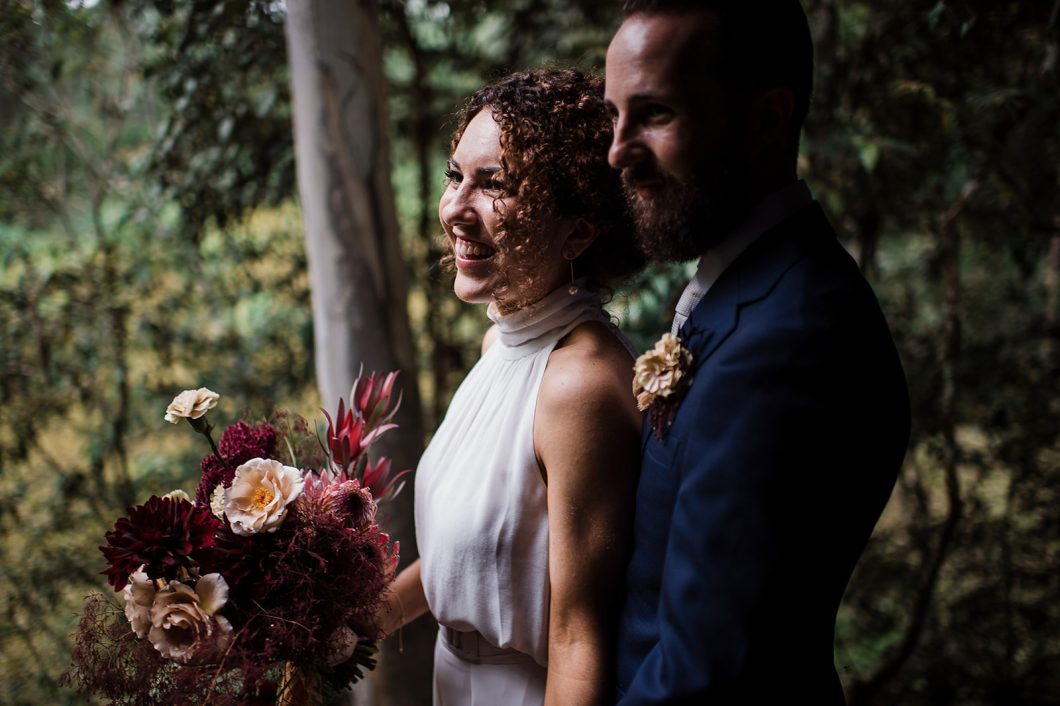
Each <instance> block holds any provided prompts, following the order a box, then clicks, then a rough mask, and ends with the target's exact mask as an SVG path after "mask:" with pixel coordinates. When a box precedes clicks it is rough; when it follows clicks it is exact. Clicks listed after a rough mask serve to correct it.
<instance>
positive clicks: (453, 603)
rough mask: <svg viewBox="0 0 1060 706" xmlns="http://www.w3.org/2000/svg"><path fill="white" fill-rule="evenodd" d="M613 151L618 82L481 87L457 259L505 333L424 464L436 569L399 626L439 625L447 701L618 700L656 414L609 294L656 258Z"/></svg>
mask: <svg viewBox="0 0 1060 706" xmlns="http://www.w3.org/2000/svg"><path fill="white" fill-rule="evenodd" d="M610 140H611V121H610V118H609V117H608V113H607V110H606V109H605V107H604V102H603V91H602V81H601V80H600V79H597V78H590V77H586V76H584V75H582V74H581V73H579V72H577V71H575V70H542V71H533V72H529V73H518V74H514V75H512V76H509V77H507V78H505V79H503V80H501V81H499V82H498V83H496V84H493V85H490V86H487V87H485V88H482V89H480V90H479V91H478V92H476V93H475V94H474V95H473V96H472V97H471V99H470V100H469V102H468V104H467V106H466V108H465V110H464V112H463V115H462V118H461V121H460V125H459V128H458V129H457V131H456V134H455V135H454V137H453V150H452V156H451V157H450V159H449V164H448V169H447V171H446V177H447V180H448V185H447V188H446V190H445V193H444V195H443V196H442V198H441V202H440V203H439V205H438V215H439V217H440V219H441V222H442V227H443V228H444V230H445V234H446V236H447V237H448V241H449V244H450V246H451V248H452V252H451V255H450V256H449V257H448V258H447V259H448V260H450V261H451V262H452V263H453V264H455V269H456V278H455V282H454V290H455V292H456V295H457V296H458V297H460V298H461V299H462V300H464V301H467V302H473V303H482V304H488V305H489V306H488V308H487V315H488V316H489V318H490V319H491V320H492V321H493V322H494V325H493V327H492V328H491V329H490V330H489V332H488V333H487V334H486V337H485V340H484V341H483V344H482V351H483V354H482V358H481V359H480V360H479V362H478V363H477V364H476V365H475V367H474V368H473V369H472V370H471V371H470V372H469V373H468V375H467V377H466V378H465V379H464V381H463V383H462V384H461V385H460V387H459V389H458V390H457V391H456V394H455V396H454V397H453V401H452V403H451V405H450V407H449V409H448V412H447V413H446V416H445V419H444V420H443V422H442V424H441V426H440V427H439V428H438V430H437V433H436V434H435V436H434V438H433V440H432V441H431V443H430V445H429V446H428V448H427V450H426V452H425V453H424V454H423V457H422V459H421V460H420V463H419V468H418V469H417V473H416V497H415V500H416V538H417V541H418V543H419V549H420V556H421V559H420V560H419V561H417V562H415V563H414V564H412V565H411V566H409V567H408V568H407V569H406V570H405V571H403V572H402V573H401V574H400V575H399V576H398V578H397V579H396V580H395V582H394V584H393V586H392V592H391V593H390V595H389V597H388V607H387V608H386V609H385V610H384V612H383V613H382V614H381V621H382V622H383V627H384V629H386V630H387V632H393V631H394V630H396V629H398V628H399V627H400V626H401V625H402V624H404V623H407V622H409V621H411V620H412V619H414V618H416V617H417V616H419V615H422V614H423V613H424V612H426V611H427V610H430V612H431V613H432V614H433V615H434V616H435V618H437V620H438V623H439V624H440V632H439V636H438V641H437V645H436V647H435V674H434V702H435V704H438V705H441V706H453V705H456V706H465V705H483V706H485V705H488V706H496V705H497V704H515V705H520V704H525V705H527V706H530V705H533V706H540V705H541V704H542V703H550V704H595V703H603V702H605V701H608V700H609V699H611V698H612V694H611V688H612V687H611V685H612V684H613V679H612V675H611V663H612V654H611V651H612V646H613V644H614V637H613V630H614V624H613V623H614V619H615V612H616V608H617V606H618V601H619V599H620V595H621V592H620V587H621V581H622V573H623V569H624V566H625V559H626V548H627V544H628V541H629V536H628V535H629V532H630V518H631V517H632V509H633V507H632V505H633V495H634V487H635V482H636V474H637V469H638V465H639V441H640V425H641V417H640V414H639V413H638V412H637V409H636V405H635V402H634V399H633V396H632V393H631V391H630V388H631V381H632V370H633V358H632V356H631V354H630V351H629V348H628V346H627V345H626V344H625V343H624V340H623V339H622V338H621V337H620V335H619V334H618V332H617V330H616V329H615V327H614V325H613V324H611V322H610V318H609V317H608V315H607V314H606V313H605V312H604V310H603V309H602V308H601V305H600V292H601V291H607V285H608V284H609V283H613V281H614V280H615V279H616V278H619V277H621V276H624V275H627V274H630V273H632V272H633V271H634V270H635V269H636V268H638V267H639V266H640V264H641V257H640V254H639V253H638V252H637V250H636V249H635V246H634V245H633V236H632V231H631V229H630V225H629V222H628V221H627V214H626V207H625V202H624V199H623V195H622V191H621V186H620V183H619V179H618V173H617V172H615V171H613V170H612V169H610V168H609V167H608V164H607V149H608V145H609V144H610ZM608 702H609V701H608Z"/></svg>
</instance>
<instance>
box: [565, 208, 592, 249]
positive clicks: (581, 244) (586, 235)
mask: <svg viewBox="0 0 1060 706" xmlns="http://www.w3.org/2000/svg"><path fill="white" fill-rule="evenodd" d="M568 227H569V228H570V231H569V232H568V233H567V237H566V239H565V240H564V242H563V251H564V252H567V251H568V250H569V251H572V252H573V253H574V256H575V257H578V256H579V255H581V254H582V253H583V252H585V251H586V250H587V249H588V248H589V246H590V245H591V244H592V242H593V241H594V240H596V236H597V235H598V234H599V230H598V229H597V227H596V226H595V225H593V224H592V223H590V222H589V221H587V220H586V219H584V218H574V219H572V220H570V221H568Z"/></svg>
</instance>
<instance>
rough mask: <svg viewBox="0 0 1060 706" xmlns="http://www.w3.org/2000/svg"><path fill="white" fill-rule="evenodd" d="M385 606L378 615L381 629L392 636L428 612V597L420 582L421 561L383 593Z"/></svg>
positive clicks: (402, 573) (402, 574)
mask: <svg viewBox="0 0 1060 706" xmlns="http://www.w3.org/2000/svg"><path fill="white" fill-rule="evenodd" d="M383 601H384V603H383V605H382V606H381V607H380V609H379V612H378V613H377V620H378V622H379V627H381V628H382V629H383V633H384V634H386V635H390V634H391V633H393V632H396V631H397V630H398V628H402V627H404V626H406V625H408V624H409V623H411V622H412V621H413V620H415V619H416V618H418V617H420V616H421V615H423V614H424V613H426V612H427V597H426V596H425V595H424V593H423V583H422V582H421V581H420V560H419V559H417V560H416V561H414V562H412V563H411V564H409V565H408V566H406V567H405V568H404V570H403V571H402V572H401V573H400V574H398V575H397V578H395V579H394V582H393V583H391V584H390V588H389V589H388V590H387V591H386V592H385V593H383Z"/></svg>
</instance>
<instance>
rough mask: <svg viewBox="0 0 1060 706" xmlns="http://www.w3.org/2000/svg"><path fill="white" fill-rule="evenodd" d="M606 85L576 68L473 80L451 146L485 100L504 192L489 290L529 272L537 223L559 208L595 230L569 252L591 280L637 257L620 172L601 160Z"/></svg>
mask: <svg viewBox="0 0 1060 706" xmlns="http://www.w3.org/2000/svg"><path fill="white" fill-rule="evenodd" d="M603 86H604V82H603V78H601V77H599V76H592V75H587V74H584V73H582V72H580V71H578V70H577V69H538V70H535V71H523V72H519V73H514V74H511V75H510V76H507V77H505V78H503V79H501V80H499V81H497V82H495V83H493V84H490V85H488V86H485V87H483V88H480V89H479V90H478V91H476V92H475V93H474V94H473V95H472V96H471V97H470V98H469V99H468V102H467V105H465V106H464V109H463V111H462V112H461V113H460V116H459V122H458V127H457V129H456V131H455V132H454V134H453V140H452V150H453V151H455V150H456V146H457V144H458V143H459V142H460V138H461V137H462V136H463V134H464V130H465V129H467V126H468V123H470V122H471V120H472V119H473V118H474V117H475V116H476V115H478V113H479V112H480V111H482V110H484V109H487V108H488V109H489V110H490V112H491V114H492V116H493V119H494V120H495V121H496V122H497V124H498V126H499V127H500V132H501V136H500V148H501V165H500V166H501V169H502V170H503V173H504V186H503V189H504V192H503V194H502V196H501V197H500V198H507V199H510V201H509V203H508V206H509V208H508V210H507V212H506V213H505V218H504V223H503V224H502V226H501V227H500V229H499V233H498V235H499V237H498V239H497V243H496V247H497V251H498V254H499V255H500V257H501V263H502V264H501V270H502V271H503V272H505V274H506V284H504V285H502V288H501V290H504V291H501V290H498V291H496V292H495V293H494V295H495V296H498V295H500V296H503V295H506V294H510V292H509V291H506V290H508V289H509V288H510V285H511V283H512V282H513V281H515V280H514V277H515V276H518V277H520V278H521V281H522V282H527V281H528V280H529V281H531V282H532V281H533V279H534V265H535V263H536V261H537V259H538V258H537V257H536V255H538V254H539V253H540V252H541V251H543V250H544V246H545V243H544V240H543V238H542V236H543V235H544V233H543V227H544V224H546V223H548V222H549V220H550V219H551V218H555V217H557V216H558V217H561V218H562V217H573V218H583V219H585V220H586V221H587V222H588V223H589V224H590V225H592V226H593V227H594V228H595V229H596V233H597V235H596V238H595V239H594V240H593V242H592V243H591V244H590V245H589V247H588V248H586V250H585V251H584V252H583V253H582V254H581V255H580V256H578V257H577V258H576V259H575V261H574V272H575V276H576V277H584V278H586V286H587V287H588V288H589V289H591V290H593V291H597V292H601V291H606V290H609V289H611V288H612V287H613V286H614V285H615V284H617V283H618V282H619V281H620V280H621V279H622V278H624V277H626V276H628V275H631V274H633V273H634V272H636V271H637V270H638V269H639V268H640V267H641V266H642V265H643V264H644V256H643V255H642V254H641V252H640V250H639V248H638V247H637V244H636V240H635V236H634V228H633V222H632V220H631V219H630V215H629V211H628V208H627V205H626V199H625V196H624V194H623V191H622V184H621V180H620V178H619V172H618V171H616V170H614V169H612V168H611V166H610V165H609V164H608V163H607V151H608V147H609V146H610V144H611V135H612V126H611V117H610V115H609V114H608V111H607V108H606V106H605V104H604V90H603ZM450 259H451V256H449V257H447V258H446V260H450ZM528 289H532V287H531V288H528ZM528 303H530V302H522V301H520V302H514V303H513V304H514V306H513V307H512V308H518V307H520V306H524V305H525V304H528Z"/></svg>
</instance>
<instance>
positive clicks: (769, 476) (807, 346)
mask: <svg viewBox="0 0 1060 706" xmlns="http://www.w3.org/2000/svg"><path fill="white" fill-rule="evenodd" d="M682 338H683V339H684V340H685V343H686V346H687V347H688V348H689V349H690V351H691V353H692V355H693V364H692V365H693V368H694V373H693V381H692V384H691V387H690V388H689V390H688V392H687V393H686V396H685V397H684V399H683V401H682V402H681V405H680V408H679V409H678V411H677V414H676V417H675V418H674V420H673V424H672V426H671V427H670V428H669V430H668V432H667V433H666V435H665V437H664V439H663V440H662V441H659V440H657V439H656V438H654V437H653V435H652V433H651V430H650V429H648V428H647V426H648V425H647V423H645V427H646V429H645V435H644V452H643V465H642V468H641V476H640V481H639V484H638V488H637V509H636V517H635V521H634V527H635V538H634V546H633V553H632V557H631V560H630V564H629V568H628V572H627V576H626V580H627V586H626V589H627V594H626V599H625V604H624V607H623V611H622V616H621V622H620V627H619V646H618V669H617V673H618V696H619V703H621V704H623V706H634V705H635V704H664V703H665V704H683V703H689V704H692V703H694V704H705V705H708V706H709V705H711V704H737V703H739V704H757V703H778V704H779V703H795V702H799V703H811V704H815V705H817V706H820V705H825V704H827V705H832V704H842V703H843V692H842V687H841V685H840V682H839V678H838V676H837V674H836V670H835V666H834V659H833V634H834V630H835V616H836V611H837V609H838V606H839V602H840V599H841V598H842V595H843V591H844V589H845V588H846V585H847V581H848V580H849V578H850V574H851V572H852V570H853V568H854V564H855V563H856V562H857V559H858V557H859V556H860V555H861V552H862V551H863V549H864V547H865V544H866V542H867V540H868V537H869V534H870V533H871V531H872V528H873V526H874V525H875V523H876V520H877V519H878V518H879V515H880V512H881V511H882V509H883V507H884V505H885V504H886V502H887V499H888V497H889V496H890V493H891V490H892V488H893V486H894V482H895V479H896V477H897V473H898V470H899V467H900V465H901V463H902V459H903V457H904V454H905V449H906V444H907V443H908V440H909V400H908V395H907V389H906V383H905V376H904V374H903V373H902V368H901V364H900V362H899V360H898V355H897V352H896V351H895V347H894V343H893V341H892V339H891V334H890V331H889V330H888V328H887V324H886V322H885V320H884V317H883V314H882V313H881V312H880V308H879V304H878V303H877V301H876V297H875V295H874V294H873V292H872V290H871V289H870V287H869V285H868V283H866V281H865V280H864V278H863V277H862V275H861V272H860V271H859V269H858V267H857V265H856V264H855V263H854V261H853V260H852V259H851V258H850V256H849V255H848V254H847V253H846V251H845V250H844V249H843V248H842V246H841V245H840V244H839V242H838V241H837V240H836V236H835V232H834V231H833V229H832V227H831V225H830V224H829V223H828V221H827V219H826V218H825V216H824V214H823V213H822V212H821V209H820V206H818V205H817V204H816V203H814V204H812V205H810V206H807V207H806V208H804V209H802V210H801V211H799V212H798V213H797V214H795V215H794V216H792V217H791V218H789V219H788V220H786V221H785V222H783V223H781V224H780V225H778V226H776V227H774V228H773V229H771V230H770V231H768V232H766V233H764V234H763V235H762V236H761V237H760V238H759V239H758V240H757V241H755V242H754V243H753V244H752V245H751V246H750V247H749V248H748V249H747V250H746V251H744V252H743V253H742V254H741V255H740V256H739V257H738V258H737V259H736V260H735V261H734V262H733V263H732V265H731V266H730V267H729V268H728V269H727V270H726V271H725V272H724V273H723V274H722V276H721V277H720V278H719V279H718V281H717V282H715V284H714V286H713V287H712V288H711V289H710V290H709V291H708V292H707V294H706V296H705V297H704V298H703V300H702V301H701V302H700V303H699V305H698V306H697V307H696V309H695V310H694V311H693V312H692V315H691V316H690V318H689V320H688V322H687V323H686V324H685V326H684V327H683V328H682Z"/></svg>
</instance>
